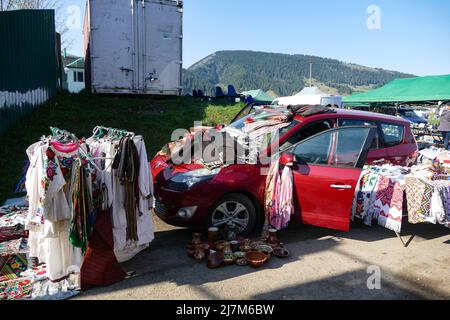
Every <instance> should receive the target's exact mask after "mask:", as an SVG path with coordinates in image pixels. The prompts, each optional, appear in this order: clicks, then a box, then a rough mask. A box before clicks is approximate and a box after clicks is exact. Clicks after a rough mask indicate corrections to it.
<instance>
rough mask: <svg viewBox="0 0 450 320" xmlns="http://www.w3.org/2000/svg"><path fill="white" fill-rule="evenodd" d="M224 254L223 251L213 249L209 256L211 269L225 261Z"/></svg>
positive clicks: (208, 263)
mask: <svg viewBox="0 0 450 320" xmlns="http://www.w3.org/2000/svg"><path fill="white" fill-rule="evenodd" d="M223 260H224V258H223V254H222V253H221V252H217V251H213V250H211V251H210V253H209V256H208V262H207V264H206V265H207V267H208V268H210V269H215V268H218V267H220V266H221V265H222V263H223Z"/></svg>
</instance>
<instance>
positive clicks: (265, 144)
mask: <svg viewBox="0 0 450 320" xmlns="http://www.w3.org/2000/svg"><path fill="white" fill-rule="evenodd" d="M297 123H298V121H296V120H292V121H291V123H290V124H289V125H288V126H287V127H284V128H281V129H280V130H278V132H274V133H267V134H265V135H264V140H263V143H262V148H261V150H263V149H264V148H267V147H268V146H269V144H270V143H273V142H275V140H274V139H280V138H282V137H283V136H284V135H285V134H286V133H288V132H289V131H290V130H292V128H294V127H295V126H296V125H297ZM276 135H278V136H276ZM280 150H281V149H280Z"/></svg>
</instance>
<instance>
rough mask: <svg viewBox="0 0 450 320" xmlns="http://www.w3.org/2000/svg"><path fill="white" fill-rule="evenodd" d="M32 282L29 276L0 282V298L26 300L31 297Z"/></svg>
mask: <svg viewBox="0 0 450 320" xmlns="http://www.w3.org/2000/svg"><path fill="white" fill-rule="evenodd" d="M32 290H33V282H32V280H31V279H30V278H18V279H14V280H9V281H3V282H0V300H26V299H30V298H31V292H32Z"/></svg>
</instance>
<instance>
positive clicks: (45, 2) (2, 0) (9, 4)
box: [0, 0, 74, 48]
mask: <svg viewBox="0 0 450 320" xmlns="http://www.w3.org/2000/svg"><path fill="white" fill-rule="evenodd" d="M62 7H63V5H62V3H61V1H60V0H0V9H1V10H2V11H3V10H19V9H54V10H55V27H56V31H57V32H58V33H59V34H61V46H62V47H64V48H70V47H71V46H72V45H73V43H74V39H72V38H69V37H68V36H67V32H68V31H69V28H68V27H67V24H66V19H65V18H64V16H63V15H62V14H60V13H61V10H62Z"/></svg>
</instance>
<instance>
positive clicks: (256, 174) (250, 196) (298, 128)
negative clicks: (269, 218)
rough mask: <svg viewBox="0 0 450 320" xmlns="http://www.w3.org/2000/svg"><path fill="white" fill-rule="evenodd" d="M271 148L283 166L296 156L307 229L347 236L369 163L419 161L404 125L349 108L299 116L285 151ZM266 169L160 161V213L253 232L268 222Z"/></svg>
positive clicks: (174, 220) (284, 140)
mask: <svg viewBox="0 0 450 320" xmlns="http://www.w3.org/2000/svg"><path fill="white" fill-rule="evenodd" d="M249 108H250V109H249ZM251 108H253V107H252V106H246V107H245V108H244V109H243V110H241V112H240V113H239V114H238V115H237V117H236V119H235V120H236V121H235V122H233V123H232V124H231V125H230V126H231V127H234V128H239V127H242V125H243V122H244V121H245V119H247V118H248V117H250V116H252V115H253V114H248V112H249V110H251ZM337 138H338V139H337ZM336 139H337V140H336ZM333 141H334V143H333ZM332 144H333V146H334V147H331V146H332ZM272 146H273V144H271V145H269V146H268V147H267V149H266V150H265V151H264V152H267V154H273V153H275V152H278V151H279V152H280V159H281V160H283V159H284V160H286V157H288V158H289V155H293V158H294V166H293V174H294V185H295V196H294V197H295V207H296V210H297V211H298V212H297V213H296V218H298V220H300V221H301V222H303V223H305V224H311V225H315V226H320V227H326V228H332V229H337V230H344V231H347V230H348V229H349V221H350V211H351V205H352V199H353V196H354V191H355V188H356V185H357V183H358V180H359V176H360V173H361V170H362V167H363V165H364V164H365V163H369V164H370V163H372V164H373V163H381V162H383V161H389V162H392V163H395V164H399V165H410V164H413V163H415V161H416V159H417V156H418V148H417V144H416V141H415V138H414V135H413V134H412V132H411V128H410V125H409V123H408V122H407V121H406V120H403V119H401V118H398V117H393V116H387V115H383V114H377V113H370V112H364V111H354V110H343V109H337V110H336V113H324V114H316V115H313V116H309V117H302V116H298V115H297V116H295V118H294V119H293V121H292V123H291V125H289V126H288V127H287V128H285V129H283V130H282V132H281V133H280V138H279V146H280V149H279V150H272V149H271V148H272ZM291 157H292V156H291ZM281 160H280V161H281ZM263 166H264V165H262V164H260V163H258V164H256V165H250V164H235V165H230V166H228V167H224V168H221V169H218V170H214V171H209V170H207V169H205V168H204V167H203V166H202V165H198V164H181V165H173V164H172V162H171V161H170V159H169V158H168V157H167V156H161V155H157V156H156V157H155V158H154V159H153V160H152V161H151V167H152V172H153V178H154V181H155V196H156V207H155V212H156V214H157V215H158V216H159V217H160V218H161V219H162V220H164V221H165V222H167V223H169V224H172V225H176V226H183V227H207V226H211V225H214V226H224V225H230V226H236V227H237V228H238V229H239V230H240V231H241V233H243V234H248V233H249V232H250V231H251V230H252V229H253V228H254V227H255V226H256V225H257V224H259V223H261V222H262V221H263V219H264V214H263V211H262V203H263V195H264V183H265V179H266V176H265V175H262V174H261V171H260V170H261V168H262V167H263Z"/></svg>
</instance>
